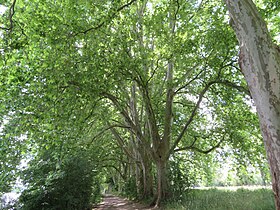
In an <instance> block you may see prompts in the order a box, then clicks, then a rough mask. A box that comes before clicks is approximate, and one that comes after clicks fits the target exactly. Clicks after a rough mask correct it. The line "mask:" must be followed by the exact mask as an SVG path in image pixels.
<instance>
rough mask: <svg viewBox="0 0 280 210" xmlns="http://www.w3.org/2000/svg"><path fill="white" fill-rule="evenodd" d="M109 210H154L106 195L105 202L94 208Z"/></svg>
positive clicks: (96, 209) (95, 209)
mask: <svg viewBox="0 0 280 210" xmlns="http://www.w3.org/2000/svg"><path fill="white" fill-rule="evenodd" d="M107 209H118V210H141V209H146V210H151V209H152V208H150V207H147V206H144V205H143V204H140V203H135V202H133V201H129V200H127V199H123V198H120V197H118V196H114V195H105V196H104V198H103V202H101V203H100V204H98V205H97V206H95V207H94V208H93V210H107Z"/></svg>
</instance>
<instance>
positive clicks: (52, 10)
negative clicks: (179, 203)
mask: <svg viewBox="0 0 280 210" xmlns="http://www.w3.org/2000/svg"><path fill="white" fill-rule="evenodd" d="M10 8H11V9H10V10H9V11H8V12H7V14H6V19H8V20H10V21H6V22H5V23H6V24H4V26H6V27H2V30H3V40H1V49H3V53H1V56H2V57H3V61H2V62H3V68H2V70H3V71H1V82H2V81H3V87H4V88H3V89H1V90H0V91H1V96H3V99H2V98H1V99H0V100H2V101H3V105H2V108H1V115H2V116H5V115H6V116H9V117H11V118H13V120H10V121H9V122H10V124H8V125H7V126H6V127H9V130H6V131H5V132H7V133H8V132H9V133H13V132H12V131H16V127H14V126H12V125H13V124H12V123H13V122H15V124H17V125H19V126H18V129H17V131H18V132H14V133H13V134H14V135H15V136H19V135H20V134H22V133H23V134H26V136H27V137H26V139H25V141H24V144H23V145H27V146H26V148H31V149H33V150H35V149H38V148H41V147H43V148H49V147H51V146H52V145H55V146H56V147H57V148H60V150H61V151H63V152H59V151H60V150H59V149H57V152H56V155H59V154H62V155H63V154H65V153H67V152H69V149H70V148H72V147H77V144H78V145H79V146H81V147H82V145H86V146H83V147H87V146H89V145H91V146H92V147H99V146H100V144H103V145H104V149H99V150H98V151H97V157H98V160H99V161H98V162H99V164H100V166H101V167H102V168H105V167H106V169H107V171H108V174H109V173H111V175H112V180H114V182H115V183H117V182H118V180H121V181H120V182H119V183H118V189H119V190H121V189H123V182H126V181H129V180H132V181H133V182H136V183H133V184H135V185H134V186H137V193H139V194H143V197H145V196H146V197H148V196H152V195H153V194H155V196H154V198H155V199H154V204H155V205H159V204H160V202H161V201H162V200H164V199H168V198H169V196H170V194H169V193H170V192H171V191H170V190H169V187H170V186H172V184H171V185H170V181H172V180H170V179H169V178H170V177H176V175H178V176H179V177H180V176H181V170H175V169H174V168H175V167H179V166H180V165H181V164H177V163H174V164H173V163H170V159H172V158H173V157H175V156H176V153H178V156H180V153H185V154H186V156H190V158H189V159H192V158H193V157H196V158H197V159H198V162H199V160H200V161H201V162H202V161H204V160H206V159H207V158H205V159H203V158H202V155H204V154H208V153H210V152H212V151H215V149H216V148H218V147H220V146H224V145H230V146H236V147H238V146H240V144H239V143H240V142H242V141H248V139H249V137H250V135H249V134H251V133H252V132H251V131H250V129H249V128H250V126H251V127H252V128H255V121H254V123H252V125H248V123H247V121H245V120H244V116H241V115H242V114H244V113H245V112H246V113H247V114H248V115H249V116H251V115H253V114H252V113H251V112H250V107H249V106H248V105H246V103H245V102H246V100H247V99H246V98H245V97H246V96H245V95H247V94H248V91H247V90H246V88H244V84H245V82H244V81H243V80H242V74H241V73H240V71H239V70H238V67H237V59H236V56H235V55H236V53H237V50H236V42H235V40H234V33H233V32H232V30H230V27H229V26H227V25H226V26H225V24H224V22H225V11H226V10H225V8H224V7H223V6H221V5H220V4H218V3H217V2H215V1H212V2H211V3H209V2H208V3H207V4H206V3H205V2H204V1H202V2H201V4H197V2H195V1H181V0H179V1H175V0H172V1H158V0H153V1H148V0H144V1H135V0H132V1H126V0H121V1H109V0H108V1H101V0H96V1H94V2H89V1H83V0H81V2H79V4H77V2H75V1H67V2H59V1H55V2H54V1H50V0H49V1H48V0H46V1H35V2H34V1H27V2H26V4H23V1H17V3H16V4H12V6H11V7H10ZM128 8H129V9H128ZM12 11H16V12H15V13H10V15H9V12H12ZM11 14H12V15H11ZM34 17H35V18H34ZM3 18H4V19H5V17H3ZM217 38H218V39H219V40H220V42H218V43H217ZM244 110H246V111H244ZM233 122H234V123H235V126H233ZM237 125H238V126H237ZM107 131H108V132H109V133H108V132H107ZM241 131H244V133H245V134H244V133H242V132H241ZM254 131H255V130H254ZM256 132H257V130H256ZM77 142H78V143H77ZM76 143H77V144H76ZM15 144H16V145H19V142H16V143H15ZM24 152H25V153H27V154H28V153H29V151H28V149H24V148H23V149H22V150H20V153H21V154H23V153H24ZM196 153H201V154H202V155H201V156H199V155H196ZM3 154H4V155H6V154H5V153H3ZM211 158H212V156H211V157H209V159H211ZM19 159H20V158H19ZM60 159H63V156H62V157H58V160H60ZM172 161H173V160H172ZM210 162H211V161H210V160H209V161H208V162H206V163H205V165H207V164H208V163H209V164H210ZM13 163H14V165H16V164H17V163H16V161H13ZM198 165H199V164H198ZM170 170H172V171H171V173H170V174H169V172H170ZM155 172H156V175H154V173H155ZM209 173H211V172H209ZM153 177H155V181H156V183H157V186H153ZM131 178H132V179H131ZM116 180H117V181H116ZM134 180H135V181H134ZM181 181H182V180H181ZM173 186H174V185H173ZM153 189H156V191H155V192H153ZM177 189H178V188H177Z"/></svg>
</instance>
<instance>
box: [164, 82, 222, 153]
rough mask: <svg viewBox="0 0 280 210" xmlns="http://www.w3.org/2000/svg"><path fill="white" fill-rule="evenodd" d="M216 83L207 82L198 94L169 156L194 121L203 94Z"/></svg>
mask: <svg viewBox="0 0 280 210" xmlns="http://www.w3.org/2000/svg"><path fill="white" fill-rule="evenodd" d="M215 83H217V81H211V82H209V83H208V84H207V85H206V86H205V87H204V89H203V90H202V91H201V92H200V94H199V97H198V100H197V102H196V105H195V107H194V108H193V111H192V113H191V115H190V117H189V119H188V121H187V122H186V124H185V126H184V128H183V129H182V131H181V133H180V134H179V136H178V137H177V139H176V141H175V142H174V144H173V146H172V147H171V148H170V150H169V154H172V153H173V151H174V149H175V148H176V147H177V145H178V144H179V142H180V141H181V139H182V137H183V136H184V134H185V132H186V130H187V129H188V127H189V125H190V124H191V123H192V121H193V120H194V117H195V115H196V112H197V110H198V108H199V106H200V103H201V102H202V99H203V96H204V94H205V93H206V92H207V90H208V89H209V88H210V86H211V85H213V84H215Z"/></svg>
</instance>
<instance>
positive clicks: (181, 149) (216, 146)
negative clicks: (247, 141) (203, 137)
mask: <svg viewBox="0 0 280 210" xmlns="http://www.w3.org/2000/svg"><path fill="white" fill-rule="evenodd" d="M224 139H225V135H224V136H223V138H222V139H221V140H220V141H219V142H218V143H217V144H216V145H215V146H213V147H211V148H210V149H208V150H202V149H200V148H198V147H195V146H194V144H195V142H196V141H197V137H195V140H194V141H193V143H192V144H191V145H190V146H187V147H182V148H178V149H175V150H174V152H179V151H184V150H193V151H196V152H199V153H202V154H208V153H210V152H212V151H213V150H215V149H217V148H219V147H220V145H221V143H222V142H223V141H224Z"/></svg>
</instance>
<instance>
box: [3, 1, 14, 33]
mask: <svg viewBox="0 0 280 210" xmlns="http://www.w3.org/2000/svg"><path fill="white" fill-rule="evenodd" d="M15 5H16V0H14V1H13V3H12V5H11V7H10V9H9V21H10V26H9V28H6V27H0V29H2V30H7V31H12V29H13V27H14V21H13V16H14V14H15Z"/></svg>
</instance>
